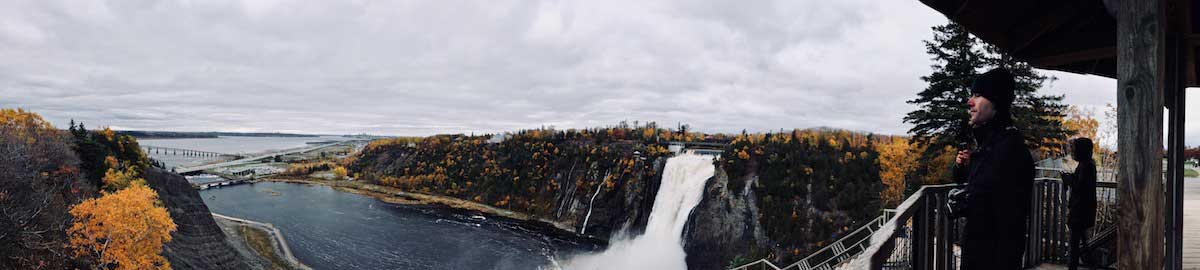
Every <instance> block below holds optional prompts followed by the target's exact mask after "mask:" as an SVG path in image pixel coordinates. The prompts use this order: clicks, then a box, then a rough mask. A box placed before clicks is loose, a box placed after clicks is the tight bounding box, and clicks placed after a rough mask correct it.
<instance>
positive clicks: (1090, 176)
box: [1063, 161, 1096, 229]
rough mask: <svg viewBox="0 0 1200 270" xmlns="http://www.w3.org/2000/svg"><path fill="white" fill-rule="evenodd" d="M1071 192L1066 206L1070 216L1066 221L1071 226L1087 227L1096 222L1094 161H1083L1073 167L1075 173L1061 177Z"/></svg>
mask: <svg viewBox="0 0 1200 270" xmlns="http://www.w3.org/2000/svg"><path fill="white" fill-rule="evenodd" d="M1063 182H1065V183H1064V184H1067V187H1068V188H1069V191H1070V194H1071V202H1070V203H1069V204H1067V205H1068V207H1069V208H1070V210H1071V216H1070V218H1069V221H1068V223H1067V225H1068V226H1071V228H1081V229H1087V228H1091V227H1092V225H1093V224H1095V223H1096V163H1095V162H1092V161H1083V162H1080V163H1079V166H1078V167H1075V173H1074V174H1072V175H1070V176H1068V177H1063Z"/></svg>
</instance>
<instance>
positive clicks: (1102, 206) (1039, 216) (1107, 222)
mask: <svg viewBox="0 0 1200 270" xmlns="http://www.w3.org/2000/svg"><path fill="white" fill-rule="evenodd" d="M1061 173H1062V172H1061V171H1059V170H1057V169H1054V168H1038V171H1037V174H1038V175H1037V178H1035V179H1034V185H1033V196H1032V199H1033V202H1032V207H1033V209H1032V211H1031V212H1030V215H1029V218H1030V221H1029V234H1030V236H1036V237H1035V238H1032V237H1031V241H1028V242H1029V245H1027V246H1026V248H1025V250H1026V252H1025V255H1026V257H1025V260H1026V262H1027V264H1026V266H1033V265H1037V264H1039V263H1044V262H1045V263H1066V262H1067V260H1068V257H1067V256H1068V254H1067V252H1068V250H1069V249H1070V247H1069V243H1070V240H1071V230H1070V228H1068V226H1067V218H1068V217H1070V215H1071V212H1070V209H1069V207H1068V201H1069V200H1070V198H1069V197H1068V196H1067V195H1068V194H1067V189H1066V187H1065V186H1064V185H1063V182H1062V179H1061ZM1116 213H1117V183H1114V182H1108V181H1101V182H1096V224H1095V225H1093V226H1092V228H1091V229H1089V230H1088V239H1098V238H1101V237H1102V236H1105V235H1103V234H1102V233H1103V232H1104V231H1105V229H1107V228H1112V227H1113V226H1114V225H1115V224H1116ZM1101 255H1104V254H1101ZM1107 255H1111V254H1107ZM1107 257H1111V256H1107Z"/></svg>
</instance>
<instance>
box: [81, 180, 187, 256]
mask: <svg viewBox="0 0 1200 270" xmlns="http://www.w3.org/2000/svg"><path fill="white" fill-rule="evenodd" d="M71 216H73V217H74V218H75V223H74V224H72V226H71V228H70V229H68V231H67V233H68V234H69V235H70V237H71V240H70V245H71V247H72V248H73V249H74V250H75V256H78V257H83V256H91V257H93V258H95V259H96V260H97V262H96V263H97V267H96V268H98V269H117V270H121V269H171V264H170V263H169V262H167V260H166V258H164V257H163V256H162V255H161V253H162V247H163V244H166V242H169V241H171V232H173V231H175V222H174V221H172V220H171V216H170V215H169V214H168V213H167V209H166V208H163V207H162V206H160V205H158V193H156V192H154V190H151V189H150V188H148V187H146V186H144V185H141V184H134V185H132V186H130V187H129V188H126V189H122V190H120V191H117V192H115V193H108V194H106V195H104V196H102V197H100V198H96V199H88V200H86V201H84V202H83V203H80V204H78V205H76V206H74V207H72V208H71Z"/></svg>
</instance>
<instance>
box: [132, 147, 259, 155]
mask: <svg viewBox="0 0 1200 270" xmlns="http://www.w3.org/2000/svg"><path fill="white" fill-rule="evenodd" d="M141 147H142V150H144V151H145V152H146V154H155V155H178V156H189V157H241V156H239V155H234V154H226V153H218V152H211V151H200V150H192V149H183V148H174V147H161V146H151V145H143V146H141Z"/></svg>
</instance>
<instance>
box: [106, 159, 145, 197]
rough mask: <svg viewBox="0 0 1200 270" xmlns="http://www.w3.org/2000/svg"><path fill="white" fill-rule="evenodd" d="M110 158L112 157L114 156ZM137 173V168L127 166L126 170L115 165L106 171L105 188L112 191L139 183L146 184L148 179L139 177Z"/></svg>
mask: <svg viewBox="0 0 1200 270" xmlns="http://www.w3.org/2000/svg"><path fill="white" fill-rule="evenodd" d="M108 158H110V159H111V158H112V156H109V157H108ZM137 175H138V172H137V169H135V168H134V167H126V168H125V169H124V170H119V169H117V168H116V167H115V166H114V167H112V168H111V169H108V171H107V172H105V173H104V178H103V179H102V180H103V181H104V190H106V191H110V192H111V191H116V190H122V189H125V188H128V187H130V186H133V185H137V184H142V185H144V184H146V180H144V179H142V178H141V177H137Z"/></svg>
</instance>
